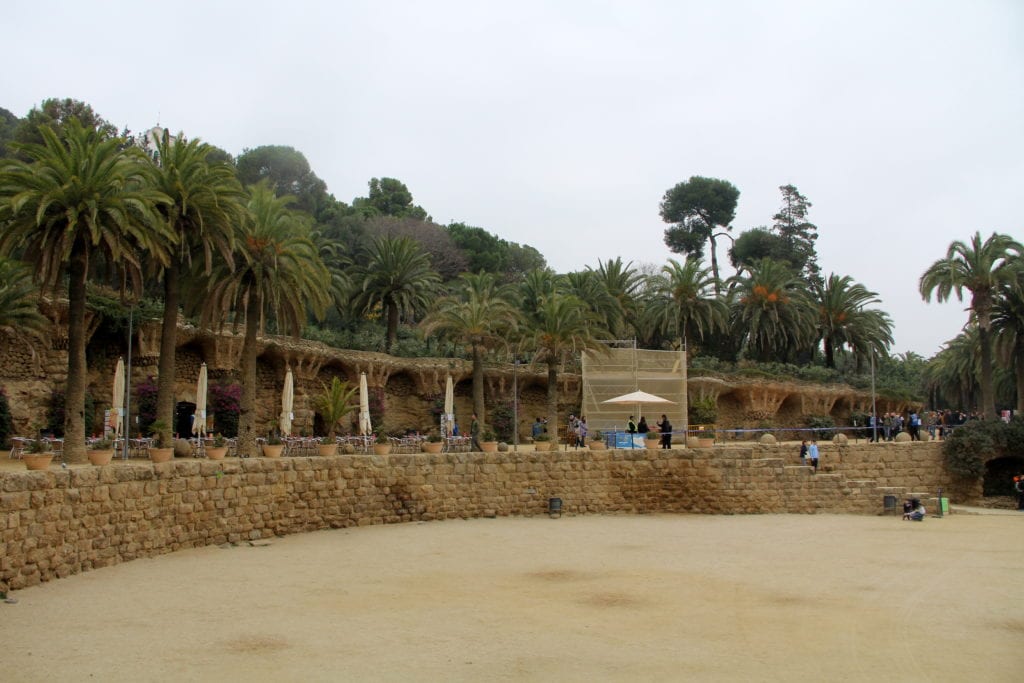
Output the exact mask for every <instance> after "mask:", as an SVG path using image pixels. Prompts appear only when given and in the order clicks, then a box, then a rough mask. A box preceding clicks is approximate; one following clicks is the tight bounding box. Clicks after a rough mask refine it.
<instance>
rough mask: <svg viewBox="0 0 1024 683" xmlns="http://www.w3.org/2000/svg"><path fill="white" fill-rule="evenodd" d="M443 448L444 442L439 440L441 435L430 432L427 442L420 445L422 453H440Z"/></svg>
mask: <svg viewBox="0 0 1024 683" xmlns="http://www.w3.org/2000/svg"><path fill="white" fill-rule="evenodd" d="M443 446H444V441H442V440H441V435H440V434H438V433H437V432H430V434H428V435H427V440H426V441H424V442H422V443H421V444H420V448H421V449H422V450H423V452H424V453H440V452H441V448H442V447H443Z"/></svg>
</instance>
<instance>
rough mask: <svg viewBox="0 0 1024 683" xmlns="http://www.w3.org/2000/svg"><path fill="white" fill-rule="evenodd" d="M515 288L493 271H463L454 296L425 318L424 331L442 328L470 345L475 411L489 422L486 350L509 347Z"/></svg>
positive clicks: (514, 319) (516, 321) (515, 322)
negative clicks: (496, 277) (496, 275)
mask: <svg viewBox="0 0 1024 683" xmlns="http://www.w3.org/2000/svg"><path fill="white" fill-rule="evenodd" d="M512 296H513V295H512V290H511V288H510V287H509V286H508V285H504V286H502V285H499V284H498V282H497V280H496V279H495V277H494V275H493V274H491V273H479V274H476V275H473V274H464V275H463V276H462V280H461V286H460V287H459V293H458V294H457V295H455V296H450V297H445V298H444V299H441V300H440V301H439V302H438V304H437V307H436V308H435V309H434V311H433V312H431V313H430V314H429V315H428V316H427V317H426V319H425V320H424V321H423V331H424V333H425V334H432V333H434V332H440V333H442V334H444V335H446V336H448V337H449V338H452V339H455V340H457V341H458V342H460V343H462V344H465V345H466V346H468V347H469V348H470V353H471V357H472V359H473V411H474V412H475V413H476V414H477V417H479V419H480V421H481V422H486V420H487V418H486V411H485V405H484V362H483V356H484V353H485V352H486V351H488V350H491V349H497V348H502V347H507V346H508V345H509V344H510V340H511V338H512V335H513V334H514V331H515V330H516V328H517V327H518V324H519V312H518V311H517V310H516V308H515V306H514V305H513V303H512Z"/></svg>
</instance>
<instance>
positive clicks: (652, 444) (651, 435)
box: [644, 429, 661, 450]
mask: <svg viewBox="0 0 1024 683" xmlns="http://www.w3.org/2000/svg"><path fill="white" fill-rule="evenodd" d="M660 445H661V432H659V431H658V430H657V429H649V430H647V434H645V435H644V447H645V448H647V449H648V450H654V449H655V448H657V447H658V446H660Z"/></svg>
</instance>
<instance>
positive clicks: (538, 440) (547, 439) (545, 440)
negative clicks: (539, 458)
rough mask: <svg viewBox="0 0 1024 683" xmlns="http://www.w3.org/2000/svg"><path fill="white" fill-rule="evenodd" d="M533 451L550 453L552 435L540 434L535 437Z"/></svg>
mask: <svg viewBox="0 0 1024 683" xmlns="http://www.w3.org/2000/svg"><path fill="white" fill-rule="evenodd" d="M533 449H534V450H535V451H550V450H551V435H550V434H538V435H537V436H535V437H533Z"/></svg>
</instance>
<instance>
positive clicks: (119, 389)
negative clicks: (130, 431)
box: [113, 358, 124, 439]
mask: <svg viewBox="0 0 1024 683" xmlns="http://www.w3.org/2000/svg"><path fill="white" fill-rule="evenodd" d="M113 402H114V406H113V413H114V438H115V439H116V438H118V437H119V436H121V430H123V429H124V358H118V359H117V367H116V368H115V369H114V396H113Z"/></svg>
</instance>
